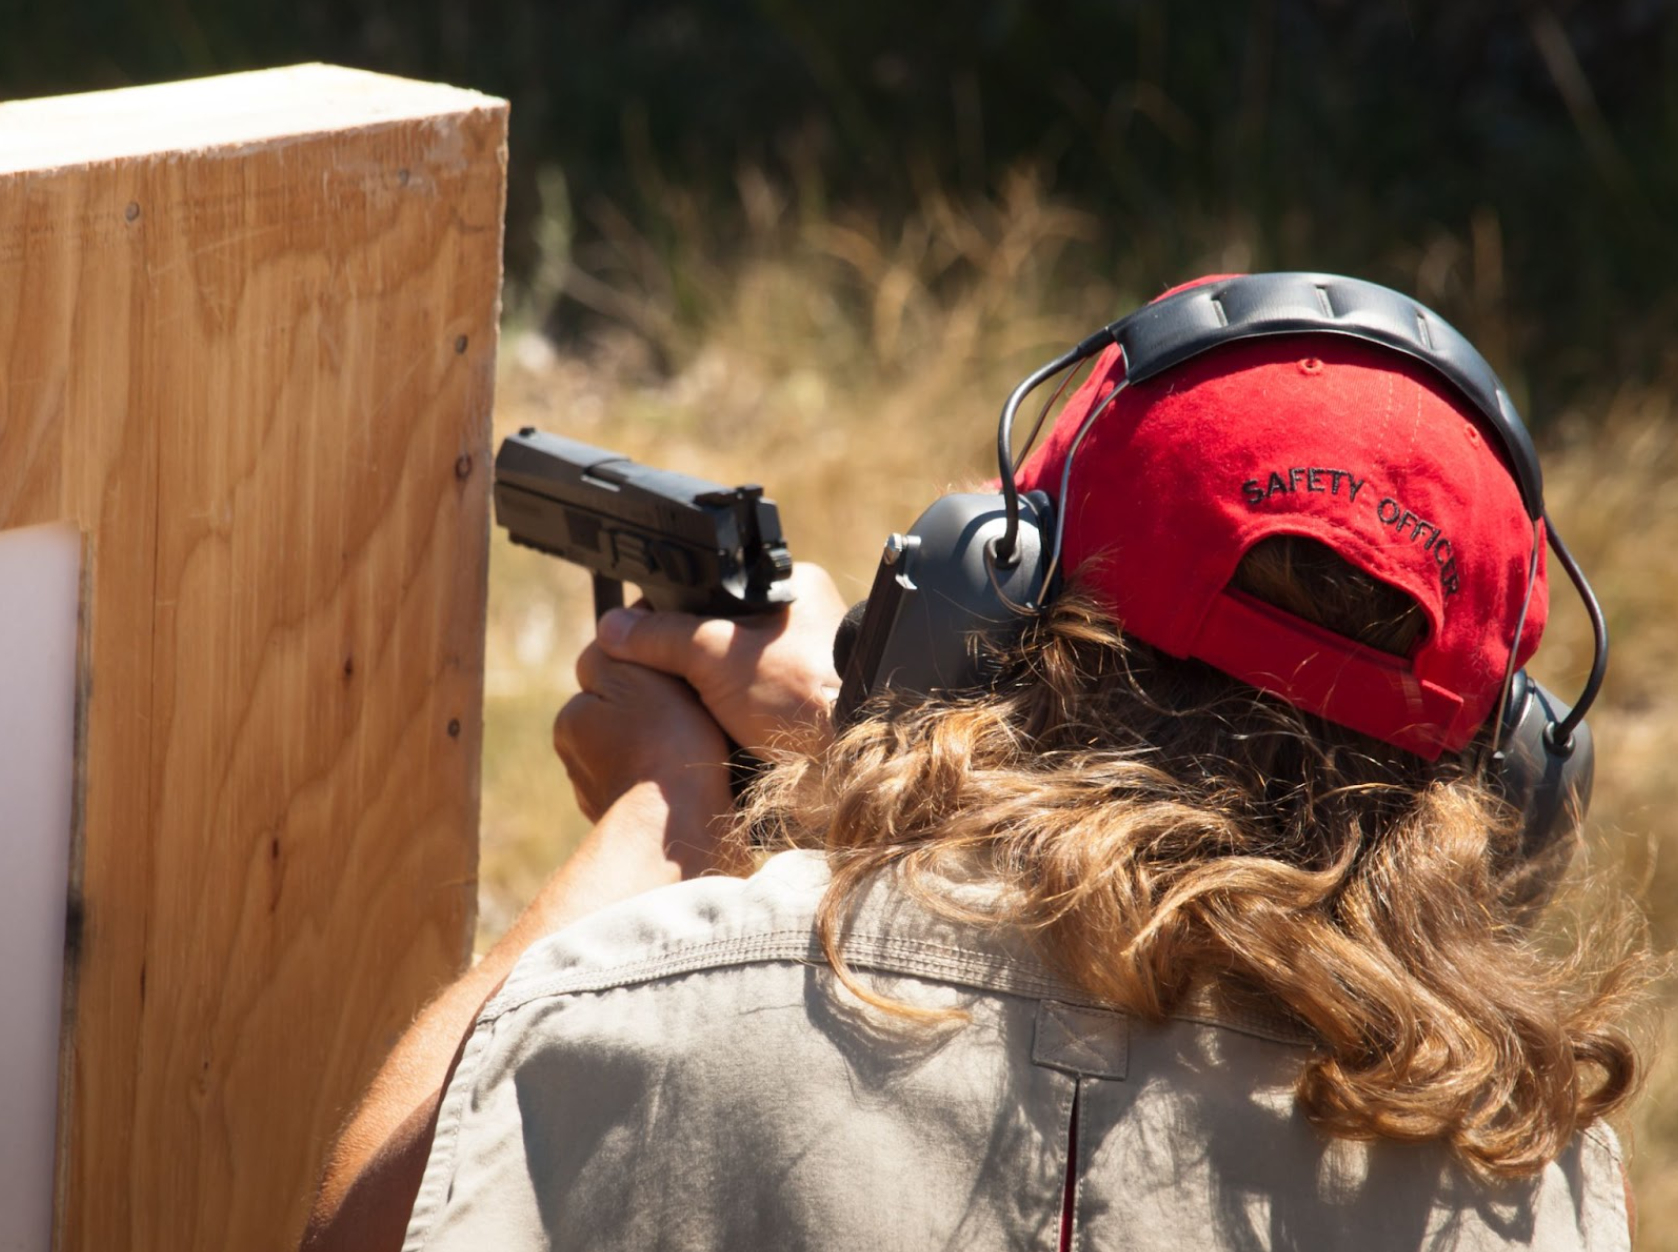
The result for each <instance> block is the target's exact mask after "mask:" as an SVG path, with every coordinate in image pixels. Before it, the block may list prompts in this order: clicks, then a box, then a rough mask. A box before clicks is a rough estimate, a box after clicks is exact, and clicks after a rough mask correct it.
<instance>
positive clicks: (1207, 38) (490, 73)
mask: <svg viewBox="0 0 1678 1252" xmlns="http://www.w3.org/2000/svg"><path fill="white" fill-rule="evenodd" d="M13 3H14V4H15V3H18V0H13ZM1675 18H1678V6H1675V4H1674V3H1673V2H1672V0H1571V2H1569V0H1552V2H1551V3H1540V2H1535V0H1518V2H1517V0H1478V2H1476V0H1411V2H1409V3H1402V2H1400V0H1365V2H1360V3H1352V2H1351V0H1268V2H1266V0H1254V2H1251V3H1246V2H1244V3H1239V4H1237V3H1233V2H1229V0H1204V2H1203V3H1198V4H1194V5H1171V4H1168V3H1165V2H1164V0H1042V2H1038V3H1031V4H1027V3H1025V2H1024V0H921V2H919V3H916V4H912V5H902V4H895V3H882V2H878V0H876V2H874V3H866V2H858V3H853V4H841V5H817V4H813V3H808V2H807V0H805V2H800V0H635V2H634V3H628V2H625V0H563V2H562V3H555V2H553V0H473V2H470V3H469V2H468V0H430V2H429V3H417V4H397V3H395V2H394V0H243V2H242V3H240V4H238V5H232V4H225V3H224V4H212V3H209V0H172V2H170V3H164V4H155V5H153V4H139V3H131V2H125V0H64V2H61V3H53V4H39V5H29V6H27V8H26V9H25V10H24V11H23V12H20V13H16V14H13V15H11V16H10V17H9V18H8V20H7V23H6V32H5V37H4V38H3V39H0V95H6V96H18V95H34V94H45V93H49V92H58V91H70V90H82V89H88V88H94V87H106V86H117V85H123V84H127V83H137V82H149V81H155V80H160V79H169V78H178V77H183V76H188V75H193V74H203V73H212V72H218V71H223V70H230V69H241V68H251V67H256V66H267V65H278V64H285V63H288V62H293V61H298V60H308V59H320V60H331V61H338V62H342V63H346V64H351V65H361V66H365V67H368V68H373V69H379V70H385V71H389V72H393V73H400V74H407V75H413V76H418V77H425V78H436V79H442V80H447V81H452V82H455V83H459V84H462V85H466V86H472V87H477V88H480V89H482V90H485V91H489V92H494V93H497V94H501V95H505V96H507V97H508V98H509V99H511V100H512V102H513V106H514V111H513V140H512V145H513V154H512V159H513V163H512V171H513V177H514V186H513V192H512V204H511V213H510V235H509V261H510V266H511V272H512V275H513V277H514V279H515V281H520V280H523V281H525V282H526V284H527V288H528V284H529V282H530V281H531V280H532V279H534V278H535V277H536V275H537V271H538V268H539V265H540V264H541V262H542V259H543V247H542V242H543V241H542V230H541V223H542V221H543V217H542V203H541V198H540V197H539V195H538V194H537V186H538V176H539V174H540V172H541V171H542V170H544V169H549V168H553V167H557V168H558V169H560V170H562V171H563V177H564V182H563V185H564V186H565V187H566V188H567V189H568V191H569V197H570V205H571V206H573V207H572V209H571V211H570V212H569V213H568V214H561V215H560V216H561V217H562V218H570V219H574V221H575V222H576V229H577V236H576V239H575V241H574V244H575V253H574V255H575V256H577V257H578V258H581V259H583V260H584V261H585V262H586V260H587V258H588V257H589V256H590V255H591V254H590V251H589V249H590V246H591V243H592V242H595V241H597V240H598V239H599V238H600V237H601V236H602V235H603V234H606V233H609V232H608V231H607V229H606V227H604V226H603V225H602V221H601V219H602V216H603V215H616V216H618V217H620V218H621V219H623V220H627V221H628V222H630V223H633V224H634V226H635V228H636V229H637V230H639V231H640V232H642V234H643V235H644V237H645V238H646V240H647V241H648V243H649V244H650V245H651V246H653V247H655V248H659V247H665V248H674V246H675V245H674V243H673V241H671V240H670V239H668V235H669V234H670V233H671V232H672V231H673V230H675V229H676V228H677V223H676V222H675V221H674V220H673V219H672V218H670V217H669V216H668V215H667V214H666V213H665V203H664V202H665V200H666V199H667V198H668V196H669V195H670V189H671V188H673V187H677V188H681V189H682V191H683V193H684V194H687V195H690V196H698V197H700V201H701V204H702V207H703V209H704V212H705V213H706V216H707V219H708V221H709V222H710V223H711V229H710V230H709V231H708V234H709V235H710V236H711V237H712V238H713V239H718V240H720V241H721V242H720V243H719V245H718V246H720V247H722V248H725V249H726V248H727V247H728V246H729V244H728V232H727V231H726V230H725V229H721V227H722V226H724V225H725V224H726V222H727V221H729V220H731V219H734V220H741V225H742V231H741V236H742V237H744V236H745V235H746V234H748V233H749V232H747V231H746V230H745V223H744V221H743V218H742V209H741V202H740V197H739V195H738V192H737V188H736V181H737V177H738V175H739V172H740V171H741V170H742V169H750V170H752V171H761V172H763V173H764V174H766V175H767V177H768V178H769V179H770V180H771V182H773V183H775V184H776V185H778V186H781V187H786V188H792V189H795V194H794V200H795V202H796V203H797V204H798V205H799V206H800V208H801V209H802V210H804V211H816V212H821V211H825V210H826V208H827V206H835V205H837V206H843V205H846V204H865V205H866V206H867V207H868V209H869V211H870V212H876V213H877V212H882V211H883V212H886V213H888V214H889V213H890V212H892V211H894V210H896V211H900V212H903V213H908V212H910V211H912V208H913V206H914V205H916V204H917V203H920V202H921V200H922V198H923V197H924V195H925V194H926V193H927V191H928V190H929V189H933V188H937V189H940V190H945V191H950V192H954V193H960V194H966V195H971V194H989V193H994V192H996V191H997V190H998V189H999V188H1000V187H1001V186H1002V185H1003V182H1004V180H1005V179H1006V177H1007V176H1008V174H1009V173H1010V172H1011V171H1014V170H1017V169H1018V168H1020V167H1021V166H1022V164H1025V165H1030V166H1032V167H1035V168H1036V169H1037V170H1038V171H1040V173H1041V175H1042V177H1043V180H1044V182H1045V185H1046V186H1048V187H1049V188H1051V189H1052V191H1053V192H1054V194H1056V195H1057V196H1060V197H1062V198H1070V199H1071V200H1073V201H1075V202H1078V203H1081V204H1083V205H1085V206H1087V207H1089V208H1090V209H1091V210H1092V211H1093V212H1095V214H1096V215H1097V217H1098V219H1099V221H1100V231H1099V237H1098V238H1097V239H1095V240H1092V241H1091V242H1090V246H1089V247H1088V249H1087V251H1086V253H1085V255H1084V257H1083V259H1082V263H1083V264H1085V265H1087V266H1088V267H1090V269H1091V270H1092V271H1094V270H1101V269H1103V268H1106V269H1108V270H1110V271H1112V272H1114V273H1123V274H1126V275H1130V276H1134V277H1135V279H1136V280H1137V281H1138V282H1139V283H1140V284H1141V285H1142V287H1143V290H1142V291H1141V293H1140V294H1144V295H1145V294H1147V289H1148V288H1152V289H1155V290H1157V289H1158V288H1159V287H1161V286H1163V285H1165V284H1166V283H1169V282H1172V281H1176V280H1178V279H1181V278H1182V277H1184V276H1186V275H1187V274H1188V273H1190V272H1191V271H1193V270H1195V269H1198V268H1207V267H1214V266H1217V265H1219V264H1226V263H1232V264H1235V265H1237V266H1238V267H1241V268H1266V267H1308V268H1322V269H1331V270H1345V271H1351V272H1355V273H1359V274H1362V275H1364V276H1367V277H1371V278H1375V279H1378V280H1383V281H1387V282H1390V283H1392V284H1394V285H1395V286H1399V287H1403V288H1407V289H1409V290H1411V291H1414V292H1415V293H1416V294H1418V295H1420V296H1421V297H1422V298H1423V299H1426V300H1430V301H1432V302H1435V303H1436V304H1438V305H1439V306H1440V308H1441V311H1442V312H1444V313H1445V314H1446V315H1447V316H1448V317H1450V318H1452V319H1453V320H1455V321H1458V322H1459V324H1462V325H1463V327H1464V329H1465V330H1467V331H1468V332H1469V333H1470V336H1471V337H1476V331H1477V330H1480V331H1481V332H1482V335H1484V334H1485V333H1486V331H1487V328H1490V331H1491V332H1492V333H1490V337H1489V340H1488V341H1486V342H1483V343H1482V347H1483V348H1484V349H1485V350H1486V351H1487V352H1488V354H1489V355H1491V356H1492V357H1493V358H1494V363H1495V364H1498V365H1499V366H1501V367H1502V368H1503V369H1504V370H1505V371H1506V372H1507V373H1508V374H1509V375H1510V376H1511V382H1512V383H1513V384H1514V386H1515V388H1516V390H1517V393H1521V392H1523V391H1524V392H1525V393H1526V394H1527V397H1528V408H1529V412H1530V414H1531V415H1532V416H1533V417H1535V418H1537V419H1538V420H1539V421H1540V422H1542V420H1543V419H1544V418H1545V417H1546V416H1548V415H1549V414H1550V413H1552V412H1554V411H1557V410H1558V409H1559V408H1561V407H1563V406H1565V405H1566V404H1567V403H1568V402H1569V401H1570V400H1571V399H1573V398H1574V397H1575V396H1577V395H1578V394H1579V392H1580V390H1581V388H1585V389H1590V388H1594V387H1598V386H1600V384H1601V382H1602V380H1603V379H1604V378H1614V379H1634V380H1644V379H1653V378H1665V377H1670V376H1672V375H1673V374H1674V373H1678V363H1675V361H1674V354H1673V351H1672V349H1670V348H1669V347H1668V345H1669V344H1671V343H1674V342H1678V335H1675V333H1674V332H1675V331H1678V297H1675V296H1674V294H1673V289H1674V283H1673V279H1674V277H1675V276H1678V232H1675V231H1674V229H1673V227H1674V224H1675V223H1678V163H1674V162H1673V161H1672V160H1671V159H1670V154H1671V153H1672V152H1674V151H1678V72H1675V71H1678V20H1675ZM602 206H610V208H609V210H607V209H604V208H602ZM553 207H554V206H553V205H552V204H551V203H550V205H549V208H550V209H551V208H553ZM550 216H551V215H550ZM549 235H550V239H549V240H548V243H549V244H550V245H551V243H552V240H551V235H552V231H551V230H550V231H549ZM566 242H567V244H568V245H569V244H570V243H571V241H569V240H567V241H566ZM1219 244H1221V245H1222V246H1215V245H1219ZM550 250H551V248H550ZM551 259H552V258H551V257H550V258H549V260H550V261H551ZM561 285H562V284H561ZM678 294H679V293H678ZM552 312H554V314H555V316H556V321H555V323H554V324H555V325H556V326H562V327H563V326H567V319H568V318H569V319H570V322H571V325H573V326H574V324H575V320H576V317H575V315H576V312H577V310H576V309H574V308H573V309H570V310H567V309H566V308H564V307H561V308H559V309H557V310H554V311H552ZM676 312H677V315H678V316H679V315H680V313H681V310H680V308H678V309H677V310H676Z"/></svg>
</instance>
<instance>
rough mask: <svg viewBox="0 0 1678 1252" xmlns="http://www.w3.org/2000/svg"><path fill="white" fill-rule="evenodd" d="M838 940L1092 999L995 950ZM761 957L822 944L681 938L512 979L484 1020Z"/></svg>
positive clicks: (968, 982) (886, 966)
mask: <svg viewBox="0 0 1678 1252" xmlns="http://www.w3.org/2000/svg"><path fill="white" fill-rule="evenodd" d="M841 946H842V949H843V951H844V955H845V959H846V960H847V961H848V962H849V963H850V964H852V965H854V966H856V967H858V968H860V969H872V970H875V971H878V972H881V973H896V974H911V975H916V976H920V977H926V978H931V979H933V980H935V981H939V982H950V983H956V984H959V985H964V986H972V987H975V988H978V989H980V990H984V991H996V992H1002V993H1012V994H1015V995H1022V996H1030V997H1034V998H1035V997H1043V996H1050V997H1054V998H1056V999H1060V1000H1066V1001H1069V1002H1076V1003H1087V1004H1092V1005H1093V1004H1094V1001H1093V1000H1091V999H1090V997H1088V996H1087V995H1083V994H1081V993H1080V992H1079V991H1078V989H1077V988H1075V987H1073V986H1072V985H1071V984H1069V983H1066V982H1064V981H1062V980H1060V979H1058V978H1055V977H1053V976H1052V975H1050V974H1048V973H1046V972H1040V971H1035V970H1032V969H1029V968H1026V967H1023V966H1021V965H1019V964H1017V963H1014V962H1013V961H1010V960H1009V959H1008V958H1007V957H1005V956H1002V955H1000V954H986V953H979V952H974V951H971V950H968V949H965V948H954V947H950V946H948V945H946V944H939V943H934V942H931V941H928V940H924V939H903V938H895V937H892V936H890V935H880V934H856V933H854V932H852V933H848V934H847V935H846V936H845V938H844V941H843V943H842V945H841ZM759 962H791V963H797V964H823V963H825V962H824V957H823V954H822V950H821V944H820V942H819V941H818V940H817V938H816V936H815V934H814V933H813V932H812V931H811V930H810V929H809V928H807V927H806V928H801V929H796V930H771V931H764V932H762V933H759V934H755V935H742V936H735V937H731V938H727V939H712V940H706V941H703V942H699V943H686V944H681V945H678V946H676V947H672V948H669V949H666V950H664V951H662V952H657V953H654V954H653V955H651V956H647V957H642V958H640V959H638V960H633V961H625V962H622V963H620V964H616V965H609V966H605V967H601V968H585V969H569V970H559V971H555V972H553V973H547V974H538V975H532V976H528V977H526V978H520V979H516V980H515V981H512V982H509V984H508V985H507V987H505V988H504V989H503V991H502V992H501V993H500V994H498V995H497V996H496V997H495V1000H494V1002H492V1003H491V1004H490V1005H488V1006H487V1007H486V1008H485V1009H484V1012H483V1019H484V1020H489V1019H491V1018H495V1017H499V1016H500V1015H502V1014H504V1013H507V1012H511V1011H513V1010H515V1009H517V1008H519V1007H521V1006H523V1005H525V1004H529V1003H530V1002H532V1001H534V1000H541V999H547V998H550V997H553V996H561V995H571V994H575V993H579V992H590V991H607V990H610V989H612V988H614V987H622V986H628V985H631V984H634V983H645V982H654V981H657V980H659V979H662V978H672V977H678V976H680V975H683V974H692V973H698V972H700V971H701V970H706V969H716V968H721V967H725V966H735V965H751V964H756V963H759Z"/></svg>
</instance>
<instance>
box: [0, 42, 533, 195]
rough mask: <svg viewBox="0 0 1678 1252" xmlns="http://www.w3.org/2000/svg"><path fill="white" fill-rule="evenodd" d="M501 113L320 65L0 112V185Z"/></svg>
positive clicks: (487, 103) (471, 94)
mask: <svg viewBox="0 0 1678 1252" xmlns="http://www.w3.org/2000/svg"><path fill="white" fill-rule="evenodd" d="M506 108H507V103H506V101H504V100H501V99H498V98H496V97H494V96H487V95H484V94H482V93H481V92H477V91H472V90H469V89H466V88H462V87H448V86H444V85H441V84H438V83H423V82H416V81H414V80H412V79H406V78H396V77H393V76H391V75H388V74H374V73H371V72H369V71H367V70H354V69H346V68H344V67H343V66H337V65H320V64H310V65H293V66H288V67H286V68H283V69H272V70H252V71H250V72H248V73H243V74H224V75H220V76H218V77H215V78H197V79H189V80H187V81H185V82H175V83H159V84H157V85H155V86H150V87H124V88H120V89H118V90H115V91H95V92H88V93H85V94H82V95H74V96H52V97H47V98H45V99H40V100H19V101H13V102H11V103H9V104H0V177H4V176H6V175H9V174H19V173H26V172H30V173H32V172H47V171H51V170H66V169H75V168H78V167H81V166H86V165H93V164H98V163H101V162H107V161H115V160H121V159H124V158H133V157H143V156H152V155H155V154H158V153H192V152H211V153H216V154H218V155H223V154H224V155H238V154H240V153H242V152H245V151H248V150H249V149H251V148H253V147H259V146H266V145H268V144H272V143H275V142H280V141H294V140H297V139H303V138H308V137H310V136H313V135H321V134H327V133H340V132H343V131H347V130H358V129H362V128H364V127H373V126H381V125H388V124H391V123H394V122H403V121H413V120H418V119H424V118H437V117H449V116H458V115H460V114H462V113H473V112H483V111H487V112H497V113H499V112H504V111H505V110H506Z"/></svg>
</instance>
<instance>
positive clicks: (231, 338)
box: [0, 66, 506, 1252]
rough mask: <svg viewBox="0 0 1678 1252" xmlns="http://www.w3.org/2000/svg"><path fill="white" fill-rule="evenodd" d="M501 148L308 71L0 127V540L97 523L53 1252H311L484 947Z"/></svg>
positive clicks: (89, 578)
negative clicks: (402, 1068)
mask: <svg viewBox="0 0 1678 1252" xmlns="http://www.w3.org/2000/svg"><path fill="white" fill-rule="evenodd" d="M505 126H506V113H505V106H504V105H503V104H502V103H501V102H499V101H495V100H491V99H488V98H485V97H482V96H479V95H476V94H474V93H471V92H465V91H458V90H454V89H452V88H445V87H438V86H432V85H427V84H419V83H411V82H405V81H401V80H397V79H391V78H385V77H380V76H376V75H371V74H363V73H358V72H354V71H348V70H339V69H333V68H329V67H323V66H304V67H297V68H294V69H289V70H277V71H268V72H263V73H258V74H246V75H235V76H231V77H227V78H222V79H206V80H202V81H198V82H191V83H179V84H170V85H167V86H161V87H152V88H139V89H134V90H130V91H121V92H109V93H100V94H96V95H88V96H79V97H65V98H62V99H56V100H43V101H28V102H21V103H15V104H9V105H3V106H0V528H10V527H21V526H28V525H32V524H37V523H43V522H66V521H67V522H70V523H73V524H74V525H75V526H77V527H78V528H80V530H81V532H82V534H83V536H84V538H83V545H84V561H85V566H84V590H83V597H84V603H83V606H82V643H81V656H82V662H81V679H80V685H79V691H80V694H79V697H78V698H79V701H80V707H79V709H78V722H77V725H78V727H79V729H78V735H79V752H78V761H79V779H78V782H77V797H76V813H75V817H74V820H73V827H74V835H73V844H72V856H71V861H72V866H73V868H72V870H71V882H70V884H68V888H67V890H68V898H69V907H68V913H69V923H68V927H67V929H68V932H69V933H68V935H67V942H66V976H65V994H64V1002H65V1010H64V1024H63V1028H62V1033H61V1040H62V1064H61V1073H60V1103H59V1115H58V1124H57V1145H56V1149H54V1148H53V1146H52V1145H50V1144H43V1145H41V1150H42V1151H44V1152H45V1151H54V1150H56V1152H57V1192H58V1194H57V1207H56V1244H57V1246H58V1247H60V1248H62V1249H76V1250H80V1249H90V1250H91V1249H99V1250H101V1252H104V1250H107V1249H119V1248H121V1249H133V1250H136V1252H138V1250H144V1249H170V1250H171V1252H176V1250H179V1249H216V1250H220V1249H227V1248H240V1249H248V1248H280V1247H287V1246H291V1245H293V1244H295V1241H296V1239H297V1237H298V1235H299V1232H300V1230H301V1225H302V1220H303V1216H304V1213H305V1211H306V1207H307V1203H308V1197H309V1193H310V1190H311V1188H312V1186H313V1183H314V1180H315V1175H316V1172H317V1170H318V1168H319V1166H320V1162H321V1159H322V1155H323V1153H324V1150H325V1147H326V1145H327V1143H328V1141H329V1139H330V1137H331V1134H332V1131H333V1129H334V1128H335V1127H336V1125H337V1124H338V1122H339V1120H340V1119H341V1118H342V1117H343V1115H344V1114H345V1112H346V1111H347V1109H348V1108H349V1106H350V1105H351V1103H352V1101H353V1099H354V1097H355V1095H356V1093H357V1091H358V1090H359V1088H360V1086H361V1085H362V1083H363V1082H364V1081H365V1080H366V1078H367V1077H368V1076H369V1075H370V1073H371V1071H372V1069H373V1067H374V1066H375V1065H376V1064H377V1062H378V1060H379V1059H380V1058H381V1056H382V1055H383V1053H384V1051H385V1050H386V1049H387V1048H388V1046H389V1044H390V1042H391V1041H392V1039H393V1038H394V1036H395V1035H396V1034H397V1033H398V1032H399V1031H400V1030H401V1028H402V1027H403V1026H404V1025H406V1023H407V1021H408V1020H409V1018H410V1016H411V1015H412V1014H413V1012H414V1011H415V1010H416V1009H417V1007H418V1006H419V1005H420V1004H421V1003H422V1002H423V1001H424V1000H425V999H426V998H427V997H428V996H429V995H430V994H431V993H432V992H433V991H434V990H435V989H436V988H437V987H438V986H439V985H440V984H441V983H442V982H443V981H444V980H446V979H447V978H448V977H450V976H451V975H452V974H453V973H454V972H455V971H457V970H458V969H459V968H460V967H461V966H462V964H463V962H464V961H465V959H466V957H467V955H468V945H469V940H470V933H471V923H472V917H473V912H474V907H475V905H474V900H475V869H476V824H477V777H478V754H479V746H480V725H481V714H480V710H481V703H482V700H481V697H482V668H483V629H484V597H485V586H486V583H485V571H486V554H487V533H488V506H487V501H488V489H489V474H490V463H489V446H488V445H489V418H490V402H491V391H492V384H493V365H494V352H495V336H496V314H497V304H498V298H499V286H500V253H501V219H502V208H503V196H504V181H505V180H504V173H505V159H506V156H505V154H506V149H505V133H506V132H505ZM3 611H4V606H3V605H0V612H3ZM4 821H5V817H4V805H3V804H0V824H3V823H4ZM4 834H5V832H4V831H3V830H0V838H3V837H4ZM67 837H69V832H67Z"/></svg>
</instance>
